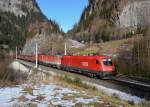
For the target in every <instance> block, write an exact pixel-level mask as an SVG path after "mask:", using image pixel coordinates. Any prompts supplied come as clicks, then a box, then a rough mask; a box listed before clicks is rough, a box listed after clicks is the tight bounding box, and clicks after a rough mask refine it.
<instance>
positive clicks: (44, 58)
mask: <svg viewBox="0 0 150 107" xmlns="http://www.w3.org/2000/svg"><path fill="white" fill-rule="evenodd" d="M38 60H39V63H43V64H45V65H48V66H53V67H57V68H59V67H60V65H61V58H60V57H58V56H48V55H38Z"/></svg>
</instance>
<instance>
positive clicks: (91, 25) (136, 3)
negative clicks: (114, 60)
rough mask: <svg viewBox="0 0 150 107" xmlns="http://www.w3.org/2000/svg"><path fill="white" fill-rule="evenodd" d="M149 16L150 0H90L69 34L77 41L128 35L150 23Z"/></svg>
mask: <svg viewBox="0 0 150 107" xmlns="http://www.w3.org/2000/svg"><path fill="white" fill-rule="evenodd" d="M147 16H150V1H149V0H141V1H140V0H89V5H88V6H87V7H86V8H85V10H84V12H83V14H82V16H81V19H80V21H79V23H78V24H76V25H75V26H74V28H73V29H72V30H71V31H69V32H68V34H69V35H70V37H71V38H73V39H77V40H78V41H85V42H90V41H91V42H98V43H99V42H102V41H109V40H112V39H113V40H114V39H121V38H127V37H130V36H132V35H133V34H134V33H136V32H138V31H137V28H141V27H142V29H144V28H145V27H147V26H149V25H150V19H148V18H147ZM138 30H139V29H138Z"/></svg>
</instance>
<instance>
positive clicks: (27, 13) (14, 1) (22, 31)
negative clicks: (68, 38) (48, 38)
mask: <svg viewBox="0 0 150 107" xmlns="http://www.w3.org/2000/svg"><path fill="white" fill-rule="evenodd" d="M42 30H44V31H45V33H46V34H50V33H53V32H59V31H60V29H59V26H58V24H56V23H55V22H53V21H51V20H48V19H47V17H45V16H44V15H43V13H42V12H41V10H40V8H39V7H38V5H37V3H36V0H0V45H8V47H9V48H10V49H15V47H16V46H17V47H20V48H22V47H23V46H24V44H25V43H26V40H28V38H30V39H31V38H32V37H34V36H35V35H37V34H40V33H41V31H42Z"/></svg>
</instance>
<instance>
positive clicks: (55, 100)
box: [0, 84, 101, 107]
mask: <svg viewBox="0 0 150 107" xmlns="http://www.w3.org/2000/svg"><path fill="white" fill-rule="evenodd" d="M25 88H31V89H33V90H32V91H33V93H32V94H29V93H28V92H25ZM73 95H74V96H73ZM21 96H24V99H26V100H24V101H22V100H21V98H20V97H21ZM39 96H40V97H39ZM65 96H68V98H67V97H66V98H67V99H64V97H65ZM69 96H72V98H70V97H69ZM77 96H78V97H77ZM84 96H85V97H84ZM91 102H101V101H100V97H98V96H96V97H89V98H87V96H86V95H85V94H84V93H82V92H79V91H78V92H77V91H76V90H72V89H68V88H63V87H60V86H56V85H53V84H50V85H41V86H33V85H31V84H24V85H19V86H17V87H14V88H9V87H7V88H1V89H0V104H1V106H5V107H10V106H13V105H26V106H27V105H29V104H31V103H32V104H37V106H38V107H47V106H52V105H53V106H57V105H61V106H65V107H70V106H75V104H76V103H83V104H88V103H91Z"/></svg>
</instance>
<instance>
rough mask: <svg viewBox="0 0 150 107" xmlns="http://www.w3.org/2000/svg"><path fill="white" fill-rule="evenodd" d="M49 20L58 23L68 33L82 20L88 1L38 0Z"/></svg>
mask: <svg viewBox="0 0 150 107" xmlns="http://www.w3.org/2000/svg"><path fill="white" fill-rule="evenodd" d="M36 1H37V3H38V5H39V7H40V9H41V11H42V12H43V14H44V15H45V16H47V18H48V19H51V20H54V21H56V22H57V23H58V24H59V25H60V28H61V29H62V30H63V31H64V32H67V31H68V30H70V29H71V28H72V27H73V25H74V24H75V23H77V22H78V21H79V20H80V17H81V14H82V12H83V10H84V8H85V7H86V6H87V5H88V0H36Z"/></svg>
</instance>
